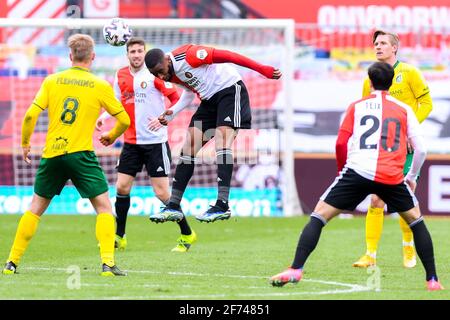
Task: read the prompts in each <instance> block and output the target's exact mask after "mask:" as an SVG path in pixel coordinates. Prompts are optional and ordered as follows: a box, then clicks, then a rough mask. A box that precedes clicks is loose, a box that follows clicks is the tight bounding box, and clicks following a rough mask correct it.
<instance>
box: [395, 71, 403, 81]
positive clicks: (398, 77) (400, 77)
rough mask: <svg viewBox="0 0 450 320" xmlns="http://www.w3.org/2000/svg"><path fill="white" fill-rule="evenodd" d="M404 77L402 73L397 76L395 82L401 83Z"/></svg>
mask: <svg viewBox="0 0 450 320" xmlns="http://www.w3.org/2000/svg"><path fill="white" fill-rule="evenodd" d="M402 79H403V77H402V74H401V73H400V74H399V75H398V76H397V78H395V82H397V83H400V82H402Z"/></svg>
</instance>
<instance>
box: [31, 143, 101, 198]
mask: <svg viewBox="0 0 450 320" xmlns="http://www.w3.org/2000/svg"><path fill="white" fill-rule="evenodd" d="M69 179H70V180H72V183H73V184H74V186H75V187H76V188H77V190H78V192H79V193H80V195H81V197H83V198H94V197H96V196H98V195H100V194H102V193H104V192H106V191H108V184H107V183H106V178H105V174H104V173H103V170H102V168H101V167H100V164H99V163H98V160H97V156H96V155H95V153H94V152H93V151H80V152H74V153H68V154H65V155H61V156H58V157H54V158H42V159H41V162H40V164H39V168H38V170H37V173H36V179H35V182H34V192H35V193H36V194H37V195H39V196H41V197H44V198H47V199H51V198H53V197H54V196H55V195H59V194H60V193H61V190H62V189H63V188H64V185H65V184H66V182H67V180H69Z"/></svg>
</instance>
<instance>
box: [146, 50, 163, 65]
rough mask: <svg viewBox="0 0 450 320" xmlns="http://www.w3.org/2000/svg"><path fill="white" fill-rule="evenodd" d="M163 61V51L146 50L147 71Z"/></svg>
mask: <svg viewBox="0 0 450 320" xmlns="http://www.w3.org/2000/svg"><path fill="white" fill-rule="evenodd" d="M163 61H164V51H162V50H161V49H158V48H154V49H151V50H148V52H147V53H146V54H145V66H146V67H147V69H151V68H154V67H155V66H156V65H157V64H158V63H162V62H163Z"/></svg>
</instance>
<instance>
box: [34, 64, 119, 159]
mask: <svg viewBox="0 0 450 320" xmlns="http://www.w3.org/2000/svg"><path fill="white" fill-rule="evenodd" d="M33 106H35V107H38V108H40V109H41V110H45V109H47V108H48V118H49V123H48V132H47V137H46V142H45V147H44V151H43V154H42V157H43V158H52V157H56V156H59V155H62V154H66V153H73V152H78V151H92V150H94V146H93V141H92V136H93V133H94V130H95V124H96V121H97V118H98V116H99V114H100V111H101V109H102V108H104V109H105V110H106V111H108V112H109V113H110V114H111V115H117V114H119V113H121V112H125V110H124V108H123V106H122V104H121V103H120V102H119V101H118V100H117V99H116V97H115V96H114V92H113V89H112V87H111V85H110V84H109V83H108V82H107V81H105V80H103V79H100V78H99V77H97V76H95V75H94V74H92V73H90V72H89V70H88V69H84V68H81V67H72V68H69V69H67V70H64V71H62V72H58V73H55V74H52V75H49V76H48V77H47V78H45V80H44V82H43V83H42V85H41V88H40V90H39V92H38V93H37V95H36V97H35V99H34V101H33ZM30 135H31V133H30Z"/></svg>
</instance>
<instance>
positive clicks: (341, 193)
mask: <svg viewBox="0 0 450 320" xmlns="http://www.w3.org/2000/svg"><path fill="white" fill-rule="evenodd" d="M369 194H376V195H377V196H379V197H380V198H381V199H382V200H383V201H384V202H385V203H386V204H387V208H388V210H387V211H388V212H405V211H408V210H409V209H412V208H414V207H415V206H416V205H417V203H418V201H417V198H416V196H415V195H414V193H413V192H412V190H411V189H410V188H409V186H408V185H407V184H406V182H402V183H400V184H395V185H389V184H384V183H379V182H375V181H372V180H369V179H366V178H364V177H362V176H361V175H359V174H358V173H356V172H355V171H354V170H352V169H349V168H344V169H343V170H342V172H341V174H340V175H339V176H338V177H337V178H336V179H335V180H334V182H333V183H332V184H331V186H330V187H329V188H328V189H327V190H326V191H325V193H324V194H323V195H322V196H321V197H320V199H321V200H323V201H325V202H326V203H328V204H329V205H331V206H333V207H335V208H338V209H341V210H348V211H353V210H355V208H356V206H357V205H358V204H360V203H361V201H363V200H364V199H365V198H366V197H367V196H368V195H369Z"/></svg>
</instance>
